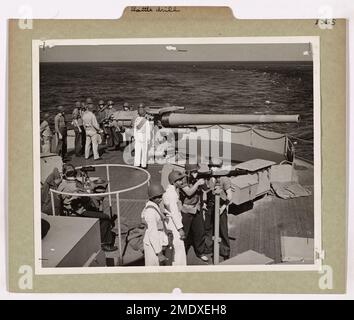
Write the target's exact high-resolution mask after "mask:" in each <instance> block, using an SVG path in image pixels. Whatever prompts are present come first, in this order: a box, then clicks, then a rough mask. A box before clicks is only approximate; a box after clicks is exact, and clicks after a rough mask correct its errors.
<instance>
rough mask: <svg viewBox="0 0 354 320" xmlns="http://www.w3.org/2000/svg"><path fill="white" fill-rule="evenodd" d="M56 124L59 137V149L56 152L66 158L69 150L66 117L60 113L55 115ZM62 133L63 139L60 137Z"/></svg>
mask: <svg viewBox="0 0 354 320" xmlns="http://www.w3.org/2000/svg"><path fill="white" fill-rule="evenodd" d="M54 125H55V132H56V135H57V138H58V144H57V149H56V153H57V154H58V155H59V156H61V157H62V159H65V156H66V152H67V132H68V130H67V127H66V123H65V118H64V116H63V115H62V114H60V113H58V114H57V115H56V116H55V117H54ZM58 132H60V134H61V135H62V139H60V138H59V134H58Z"/></svg>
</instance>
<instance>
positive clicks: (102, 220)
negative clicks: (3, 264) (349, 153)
mask: <svg viewBox="0 0 354 320" xmlns="http://www.w3.org/2000/svg"><path fill="white" fill-rule="evenodd" d="M32 46H33V53H32V54H33V104H34V113H33V128H34V129H33V130H34V133H33V145H34V151H35V152H34V163H35V168H34V176H35V184H34V197H35V204H36V206H35V208H36V212H35V240H36V241H35V242H36V252H35V256H36V263H37V265H36V272H39V273H61V272H64V273H65V272H68V273H81V272H88V273H90V272H92V273H93V272H164V271H170V272H173V271H183V272H184V271H186V272H188V271H200V272H203V271H233V270H235V271H248V270H262V271H263V270H271V271H277V270H279V271H282V270H316V268H317V269H318V263H320V262H319V261H320V259H318V257H317V253H318V252H320V250H321V228H320V227H321V225H320V220H321V212H320V206H321V188H320V186H321V180H320V179H321V178H320V170H321V158H320V132H321V128H320V111H319V110H320V92H319V88H320V84H319V78H320V77H319V70H320V67H319V63H320V60H319V40H318V38H317V37H269V38H267V37H253V38H246V37H244V38H217V39H216V38H166V39H162V38H161V39H160V38H156V39H96V40H92V39H90V40H88V39H81V40H78V39H77V40H71V39H68V40H65V39H61V40H55V39H53V40H50V39H49V40H34V41H33V44H32Z"/></svg>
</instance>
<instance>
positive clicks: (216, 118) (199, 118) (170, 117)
mask: <svg viewBox="0 0 354 320" xmlns="http://www.w3.org/2000/svg"><path fill="white" fill-rule="evenodd" d="M299 118H300V116H299V115H297V114H296V115H278V114H263V115H258V114H185V113H166V114H163V115H162V118H161V123H162V125H163V126H164V127H178V126H192V125H216V124H256V123H281V122H299Z"/></svg>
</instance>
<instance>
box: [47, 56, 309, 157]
mask: <svg viewBox="0 0 354 320" xmlns="http://www.w3.org/2000/svg"><path fill="white" fill-rule="evenodd" d="M88 97H90V98H92V99H93V100H94V102H95V103H97V102H98V100H100V99H103V100H104V101H108V100H113V101H114V102H115V104H116V108H120V107H121V106H122V104H123V103H124V102H129V103H130V104H132V105H134V106H137V105H138V104H139V103H144V104H145V105H146V106H152V105H154V106H156V105H161V106H165V105H167V104H171V105H178V106H184V107H185V108H186V110H187V112H190V113H236V114H237V113H250V114H253V113H265V114H299V115H300V122H299V123H296V124H294V123H291V124H288V123H284V124H268V125H259V126H258V127H259V128H264V129H268V130H272V131H276V132H279V133H287V134H288V135H290V136H292V137H293V140H294V141H297V147H296V152H297V155H298V156H301V157H303V158H306V159H308V160H312V159H313V143H312V141H313V74H312V63H307V62H173V63H171V62H139V63H135V62H134V63H131V62H129V63H121V62H118V63H117V62H109V63H106V62H105V63H96V62H95V63H41V65H40V108H41V113H44V112H48V113H50V114H51V116H52V118H53V117H54V115H55V111H56V107H57V106H58V105H63V106H64V108H65V110H66V112H67V113H69V114H71V112H72V109H73V105H74V103H75V101H78V100H81V101H84V100H85V99H86V98H88Z"/></svg>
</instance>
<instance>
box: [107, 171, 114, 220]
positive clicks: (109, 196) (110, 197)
mask: <svg viewBox="0 0 354 320" xmlns="http://www.w3.org/2000/svg"><path fill="white" fill-rule="evenodd" d="M106 176H107V183H108V184H107V187H108V192H109V195H108V203H109V214H110V216H111V218H112V216H113V213H112V196H111V179H110V176H109V166H108V165H106Z"/></svg>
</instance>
